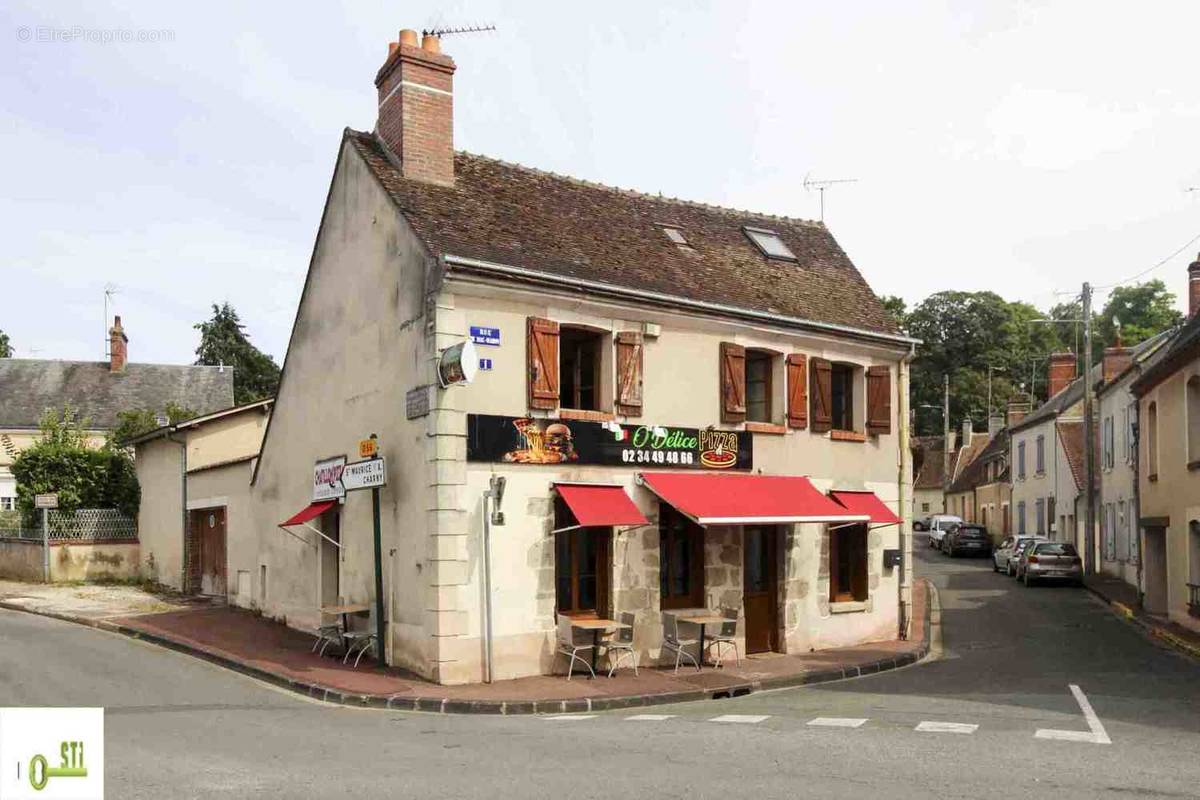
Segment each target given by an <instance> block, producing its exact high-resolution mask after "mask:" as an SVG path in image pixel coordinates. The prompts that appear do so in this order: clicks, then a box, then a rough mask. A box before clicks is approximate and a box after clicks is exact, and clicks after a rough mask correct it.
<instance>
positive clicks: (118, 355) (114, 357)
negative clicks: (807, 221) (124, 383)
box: [108, 316, 129, 372]
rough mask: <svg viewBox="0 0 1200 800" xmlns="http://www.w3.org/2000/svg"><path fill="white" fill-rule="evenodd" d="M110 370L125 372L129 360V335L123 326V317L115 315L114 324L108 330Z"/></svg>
mask: <svg viewBox="0 0 1200 800" xmlns="http://www.w3.org/2000/svg"><path fill="white" fill-rule="evenodd" d="M108 353H109V357H108V371H109V372H124V371H125V362H126V361H128V360H129V337H128V336H126V335H125V329H124V328H122V327H121V318H120V317H119V316H118V317H113V326H112V328H110V329H109V331H108Z"/></svg>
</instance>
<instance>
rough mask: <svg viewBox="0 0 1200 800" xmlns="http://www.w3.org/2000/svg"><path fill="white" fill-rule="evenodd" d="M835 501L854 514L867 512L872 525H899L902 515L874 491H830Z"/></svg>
mask: <svg viewBox="0 0 1200 800" xmlns="http://www.w3.org/2000/svg"><path fill="white" fill-rule="evenodd" d="M829 496H830V497H831V498H833V500H834V502H836V503H837V504H838V505H840V506H842V508H845V509H846V510H847V511H849V512H850V513H852V514H866V515H867V521H868V522H870V523H871V524H872V525H899V524H900V517H898V516H896V513H895V512H894V511H892V510H891V509H890V508H888V507H887V505H886V504H884V502H883V501H882V500H880V499H879V497H878V496H877V495H876V494H875V493H874V492H858V491H846V490H842V489H839V490H835V491H831V492H830V493H829Z"/></svg>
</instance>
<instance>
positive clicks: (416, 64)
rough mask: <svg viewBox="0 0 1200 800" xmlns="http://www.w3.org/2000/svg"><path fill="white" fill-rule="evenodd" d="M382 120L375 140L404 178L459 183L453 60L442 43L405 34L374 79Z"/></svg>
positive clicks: (392, 45) (393, 44) (377, 124)
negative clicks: (393, 161)
mask: <svg viewBox="0 0 1200 800" xmlns="http://www.w3.org/2000/svg"><path fill="white" fill-rule="evenodd" d="M375 88H376V89H378V91H379V117H378V119H377V120H376V122H375V135H376V136H378V137H379V139H380V140H381V141H382V142H383V143H384V144H385V145H386V146H387V149H388V150H390V151H391V154H392V155H393V156H394V157H395V158H396V159H397V160H398V161H399V162H400V173H401V174H402V175H403V176H404V177H405V178H411V179H412V180H418V181H425V182H427V183H439V184H442V185H445V186H452V185H453V184H454V59H452V58H450V57H449V56H447V55H443V54H442V46H441V40H439V39H438V37H437V36H434V35H432V34H425V36H424V38H423V39H422V40H421V44H420V46H417V32H416V31H413V30H403V31H400V41H399V42H391V43H389V44H388V57H387V60H386V61H385V62H384V63H383V66H382V67H381V68H380V69H379V72H378V73H377V74H376V75H375Z"/></svg>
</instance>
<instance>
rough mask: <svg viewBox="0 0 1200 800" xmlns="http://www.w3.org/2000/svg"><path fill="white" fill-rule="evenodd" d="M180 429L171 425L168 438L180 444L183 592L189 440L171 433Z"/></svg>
mask: <svg viewBox="0 0 1200 800" xmlns="http://www.w3.org/2000/svg"><path fill="white" fill-rule="evenodd" d="M177 432H178V429H177V428H175V427H171V428H168V429H167V434H166V440H167V441H168V442H171V443H173V444H177V445H179V498H180V501H181V506H182V508H181V510H180V517H181V519H180V522H181V523H182V525H183V527H182V531H183V558H182V559H180V561H181V563H182V565H183V566H182V568H181V569H182V570H183V574H182V575H181V576H180V578H181V580H180V582H179V588H180V590H181V591H183V592H185V593H186V592H187V588H188V585H187V568H188V564H187V544H188V543H187V534H188V507H187V504H188V490H187V441H186V440H179V439H173V438H171V434H173V433H177Z"/></svg>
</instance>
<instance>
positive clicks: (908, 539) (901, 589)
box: [896, 344, 917, 639]
mask: <svg viewBox="0 0 1200 800" xmlns="http://www.w3.org/2000/svg"><path fill="white" fill-rule="evenodd" d="M916 354H917V347H916V345H915V344H912V345H909V349H908V352H907V353H906V354H905V355H904V356H903V357H902V358H901V359H900V360H899V361H898V362H897V364H896V377H897V380H896V396H897V398H896V399H897V403H896V405H897V414H896V424H897V427H898V428H899V429H900V430H899V433H900V442H899V447H900V464H899V476H898V478H897V484H898V486H899V488H898V490H897V497H898V499H897V505H898V506H899V511H900V530H899V541H898V542H897V544H898V545H899V547H900V566H899V570H900V575H899V580H897V581H896V600H897V603H898V608H899V611H900V613H899V626H900V631H899V635H900V638H901V639H907V638H908V634H909V629H910V627H911V625H912V620H911V619H909V616H910V614H911V607H910V603H909V602H906V598H905V590H907V591H908V598H907V599H908V600H910V601H911V598H912V570H911V568H910V560H911V559H912V451H911V450H910V449H909V436H910V434H911V432H912V431H911V426H912V419H911V415H910V414H909V409H908V407H909V397H908V390H909V385H908V371H909V364H910V363H911V362H912V360H913V358H915V357H916Z"/></svg>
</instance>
